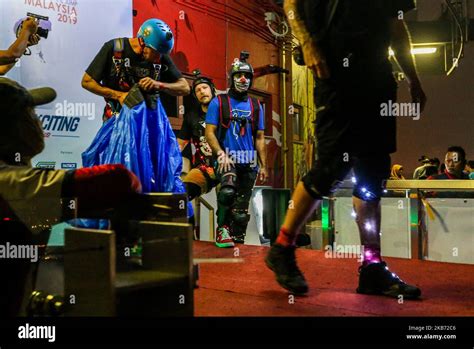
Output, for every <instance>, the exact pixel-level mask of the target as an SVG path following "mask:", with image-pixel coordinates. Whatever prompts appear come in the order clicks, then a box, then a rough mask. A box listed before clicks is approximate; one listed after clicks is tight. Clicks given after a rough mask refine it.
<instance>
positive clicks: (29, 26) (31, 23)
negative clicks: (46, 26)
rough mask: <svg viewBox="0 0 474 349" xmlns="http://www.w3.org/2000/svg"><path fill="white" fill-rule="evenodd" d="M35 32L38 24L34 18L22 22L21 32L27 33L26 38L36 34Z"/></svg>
mask: <svg viewBox="0 0 474 349" xmlns="http://www.w3.org/2000/svg"><path fill="white" fill-rule="evenodd" d="M37 30H38V22H37V21H36V19H35V18H33V17H28V18H27V19H25V20H24V21H23V24H22V27H21V32H23V31H26V32H27V33H29V35H28V37H29V36H30V35H33V34H36V31H37ZM21 32H20V33H21Z"/></svg>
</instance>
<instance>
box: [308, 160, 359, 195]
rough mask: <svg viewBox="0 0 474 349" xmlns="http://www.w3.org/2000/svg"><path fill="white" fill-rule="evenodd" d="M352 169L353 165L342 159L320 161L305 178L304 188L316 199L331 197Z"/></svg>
mask: <svg viewBox="0 0 474 349" xmlns="http://www.w3.org/2000/svg"><path fill="white" fill-rule="evenodd" d="M350 169H351V164H350V163H349V162H344V161H342V160H341V159H340V158H325V159H321V160H318V161H316V163H315V165H314V166H313V168H312V169H311V170H310V171H309V172H308V173H307V174H306V175H305V176H304V177H303V184H304V187H305V189H306V190H307V191H308V193H309V194H310V195H311V196H312V197H314V198H315V199H321V198H322V197H323V196H329V195H330V194H332V193H334V192H335V191H336V190H337V187H338V186H339V185H340V184H341V183H342V181H343V180H344V178H345V177H346V175H347V174H348V173H349V171H350Z"/></svg>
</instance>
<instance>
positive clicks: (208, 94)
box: [178, 71, 218, 200]
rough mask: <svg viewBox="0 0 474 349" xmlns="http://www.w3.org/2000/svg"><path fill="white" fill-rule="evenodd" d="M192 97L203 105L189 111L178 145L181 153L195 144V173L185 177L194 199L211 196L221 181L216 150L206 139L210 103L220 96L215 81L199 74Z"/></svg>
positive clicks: (192, 165) (197, 73) (193, 160)
mask: <svg viewBox="0 0 474 349" xmlns="http://www.w3.org/2000/svg"><path fill="white" fill-rule="evenodd" d="M192 94H193V96H194V97H195V98H196V100H197V101H198V102H199V106H198V107H197V108H193V109H192V110H189V111H186V114H185V115H184V120H183V125H182V127H181V131H180V132H179V134H178V143H179V147H180V149H181V151H183V149H184V147H185V146H186V145H187V144H188V143H191V144H190V145H191V146H192V149H191V159H190V160H191V170H190V171H189V173H188V174H187V175H186V176H185V177H184V179H183V182H184V185H185V186H186V192H187V194H188V199H189V200H193V199H194V198H196V197H198V196H200V195H201V194H205V193H208V192H209V191H211V189H212V188H214V187H215V186H216V185H217V184H218V181H217V179H216V175H215V171H214V167H213V161H212V149H211V147H210V146H209V143H208V142H207V140H206V134H205V131H206V113H207V110H208V107H209V103H210V102H211V100H212V99H213V98H214V97H215V96H216V88H215V86H214V83H213V82H212V79H210V78H208V77H205V76H201V75H200V72H199V71H196V79H195V80H194V82H193V86H192Z"/></svg>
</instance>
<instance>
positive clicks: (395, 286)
mask: <svg viewBox="0 0 474 349" xmlns="http://www.w3.org/2000/svg"><path fill="white" fill-rule="evenodd" d="M357 293H362V294H376V295H377V294H378V295H385V296H389V297H394V298H398V297H399V296H403V298H407V299H415V298H418V297H420V295H421V290H420V289H419V288H418V287H416V286H411V285H408V284H406V283H404V282H403V281H402V280H401V279H400V278H399V277H398V276H397V275H396V274H395V273H392V272H391V271H390V270H388V267H387V263H385V262H381V263H372V264H369V265H367V266H365V267H360V268H359V287H358V288H357Z"/></svg>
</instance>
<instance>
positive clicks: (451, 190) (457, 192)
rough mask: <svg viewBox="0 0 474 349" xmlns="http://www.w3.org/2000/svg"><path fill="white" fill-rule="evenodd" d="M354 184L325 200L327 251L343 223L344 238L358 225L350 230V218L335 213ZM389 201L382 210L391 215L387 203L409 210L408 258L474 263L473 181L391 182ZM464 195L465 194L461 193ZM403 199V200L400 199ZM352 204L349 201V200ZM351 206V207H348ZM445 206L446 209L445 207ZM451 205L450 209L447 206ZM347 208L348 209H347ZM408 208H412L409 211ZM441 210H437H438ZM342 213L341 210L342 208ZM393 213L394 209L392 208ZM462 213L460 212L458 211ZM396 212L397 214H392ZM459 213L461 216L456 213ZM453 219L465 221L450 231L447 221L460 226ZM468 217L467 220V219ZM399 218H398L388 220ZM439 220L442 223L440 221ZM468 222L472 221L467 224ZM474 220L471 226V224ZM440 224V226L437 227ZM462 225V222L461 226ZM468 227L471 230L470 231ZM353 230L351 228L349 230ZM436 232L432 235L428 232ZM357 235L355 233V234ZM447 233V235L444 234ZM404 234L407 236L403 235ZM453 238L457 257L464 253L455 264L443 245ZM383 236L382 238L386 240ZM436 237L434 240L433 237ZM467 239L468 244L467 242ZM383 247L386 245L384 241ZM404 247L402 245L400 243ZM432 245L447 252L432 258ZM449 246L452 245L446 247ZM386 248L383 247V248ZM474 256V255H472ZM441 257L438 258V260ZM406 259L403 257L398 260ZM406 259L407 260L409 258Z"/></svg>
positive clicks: (324, 221) (324, 243)
mask: <svg viewBox="0 0 474 349" xmlns="http://www.w3.org/2000/svg"><path fill="white" fill-rule="evenodd" d="M352 186H353V184H352V182H351V181H345V182H344V183H343V185H342V186H341V188H340V190H339V191H338V192H337V193H336V194H335V196H334V197H331V198H326V199H325V200H323V204H322V233H323V243H322V247H323V248H324V247H325V246H327V245H331V244H332V243H333V242H334V241H335V240H336V237H340V236H341V235H338V233H339V232H338V231H337V229H336V226H338V227H339V228H338V229H340V227H341V221H340V220H341V219H342V220H346V222H344V223H343V224H342V226H343V227H344V229H343V230H345V231H344V232H343V234H344V233H345V234H347V233H348V232H347V230H355V229H356V227H355V224H354V225H353V226H349V225H348V224H347V218H349V217H347V218H346V217H338V216H337V214H336V213H335V205H336V203H335V202H336V201H337V200H338V198H341V199H342V198H348V197H349V196H351V194H352ZM386 189H387V192H388V193H387V194H388V195H387V197H386V198H385V199H382V210H384V209H385V210H386V213H387V211H390V208H389V207H388V206H389V205H385V206H384V201H385V202H386V203H390V201H389V200H392V202H391V203H390V205H391V204H393V203H394V200H395V203H396V202H401V205H402V206H403V208H404V209H407V210H408V211H406V213H405V216H403V217H404V218H405V217H407V220H408V222H407V225H406V227H407V230H408V231H406V234H407V235H406V236H407V237H408V240H409V241H407V246H409V253H408V256H407V257H411V258H416V259H430V260H440V261H453V260H455V262H458V261H459V262H460V263H472V258H471V257H469V255H472V253H471V252H469V251H472V250H473V249H474V243H473V241H474V240H473V239H474V234H472V232H473V231H474V218H473V217H474V215H470V214H469V213H468V212H466V210H470V209H471V208H473V210H472V213H473V214H474V205H473V203H474V200H473V198H474V181H472V180H397V181H393V180H389V181H387V185H386ZM400 192H401V193H403V192H404V193H405V195H403V197H399V196H397V195H395V196H392V197H390V193H398V194H400ZM461 192H465V193H466V194H464V193H461ZM398 198H399V199H398ZM346 201H348V200H346ZM346 204H347V203H346ZM450 204H452V205H458V206H456V207H454V206H453V207H450V206H449V205H450ZM443 205H444V206H443ZM446 205H448V206H446ZM346 206H347V205H346ZM406 206H408V207H406ZM436 206H437V207H436ZM439 206H442V207H441V208H442V209H443V210H444V211H446V212H449V213H450V214H449V217H442V215H441V214H440V212H438V209H439ZM338 209H339V211H341V210H340V207H338ZM392 210H393V206H392ZM455 210H458V211H455ZM453 211H454V212H453ZM392 212H393V211H392ZM456 212H457V213H456ZM384 217H385V218H386V219H387V216H386V215H384V214H382V230H383V224H384ZM453 217H456V218H457V217H461V218H459V219H458V221H459V220H464V221H463V222H461V223H462V224H456V227H453V226H451V227H449V224H446V221H445V220H450V222H456V221H455V218H453ZM466 217H467V218H466ZM388 218H389V219H390V218H395V217H388ZM436 219H438V221H436ZM466 219H467V220H468V221H466ZM469 219H471V223H469ZM435 223H436V224H435ZM458 223H459V222H458ZM400 226H401V227H403V226H405V225H404V222H399V225H398V227H400ZM466 226H468V227H469V226H470V228H468V229H467V230H469V231H467V230H466ZM348 227H349V228H348ZM459 227H461V228H459ZM430 229H433V230H434V231H435V234H436V235H435V236H434V233H433V232H432V233H431V235H430V233H429V231H428V230H430ZM456 229H462V231H461V234H458V235H457V236H456V235H455V234H453V232H457V230H456ZM351 233H353V232H351ZM442 233H445V234H442ZM401 234H404V232H401ZM447 234H452V235H450V236H451V238H453V237H454V238H456V239H457V242H456V243H459V246H457V247H454V248H452V249H453V250H456V251H453V255H454V253H457V252H459V251H457V250H458V248H459V249H462V250H463V251H464V255H463V256H464V257H463V258H451V259H453V260H448V259H446V254H447V249H448V248H450V246H446V247H444V246H443V245H442V244H443V242H442V241H444V242H445V243H446V241H447V242H449V241H450V240H449V235H447ZM383 235H384V234H382V238H384V236H383ZM430 236H431V237H432V239H431V240H430V239H429V237H430ZM466 239H467V241H466ZM382 243H383V241H382ZM399 243H400V242H399ZM430 245H431V247H432V248H433V246H434V245H436V246H437V248H440V246H443V247H442V248H445V249H446V250H445V251H444V252H443V253H444V255H445V256H444V257H443V253H438V252H439V251H438V252H437V253H432V255H431V256H430V254H429V249H430ZM446 245H449V244H447V243H446ZM382 248H383V247H382ZM472 252H474V251H472ZM434 255H437V256H434ZM398 257H402V256H398ZM405 258H406V257H405Z"/></svg>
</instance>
